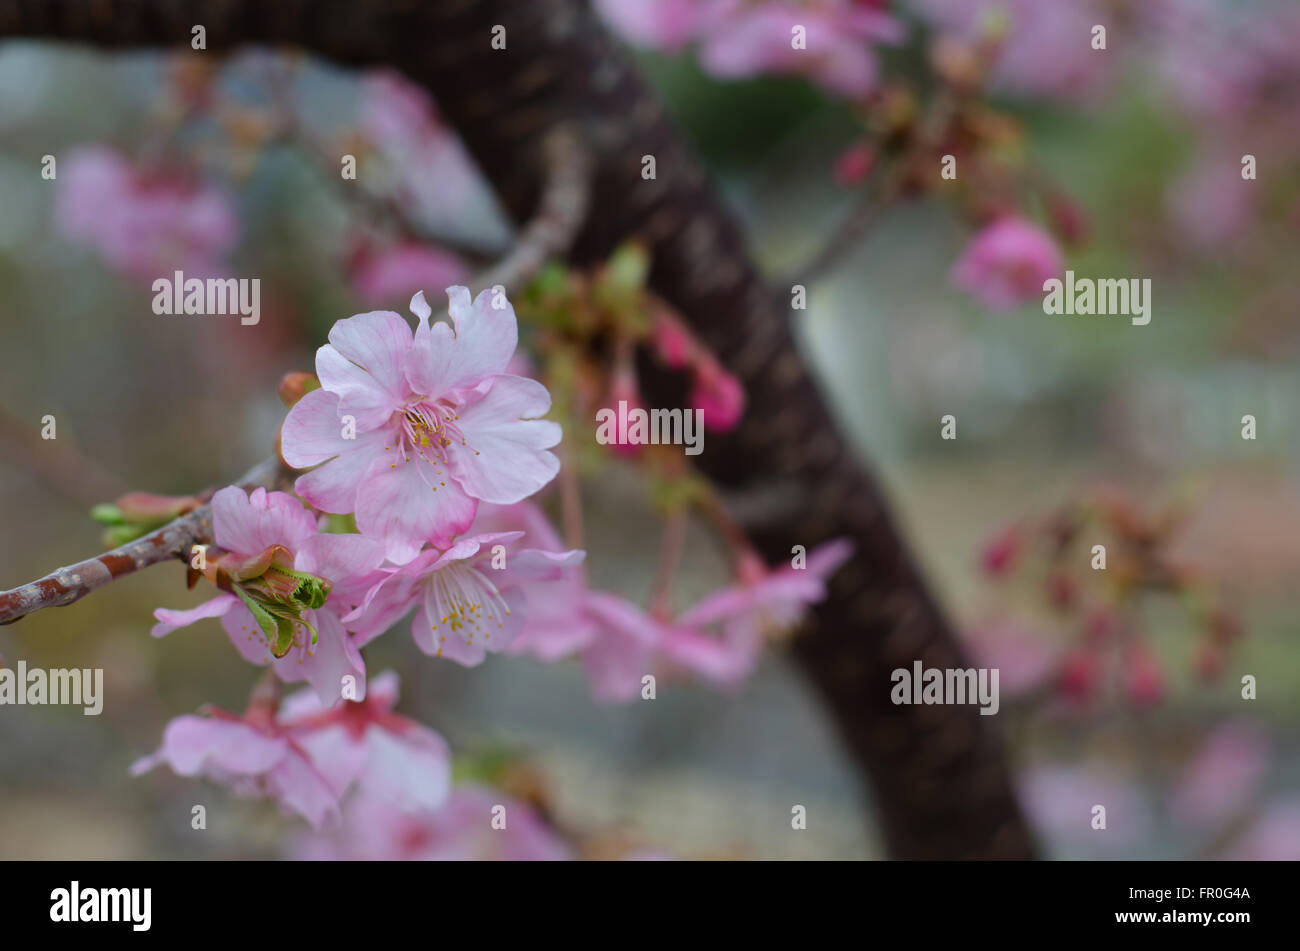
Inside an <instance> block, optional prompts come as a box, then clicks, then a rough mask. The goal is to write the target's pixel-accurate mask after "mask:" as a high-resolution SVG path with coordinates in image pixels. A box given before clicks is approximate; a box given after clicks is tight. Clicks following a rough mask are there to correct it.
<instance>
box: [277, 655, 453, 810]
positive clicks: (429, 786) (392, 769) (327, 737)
mask: <svg viewBox="0 0 1300 951" xmlns="http://www.w3.org/2000/svg"><path fill="white" fill-rule="evenodd" d="M397 696H398V679H397V675H396V674H395V673H393V672H392V671H385V672H384V673H382V674H380V675H378V676H377V677H375V678H374V679H373V680H372V681H371V683H370V689H369V690H368V692H367V693H366V696H365V699H363V700H361V701H359V702H357V703H343V704H340V705H338V706H336V707H334V708H332V709H325V708H324V707H322V706H321V704H320V701H319V700H318V698H317V697H316V695H315V694H313V693H311V692H310V691H302V692H300V693H298V694H295V695H294V696H292V697H289V698H288V699H286V700H285V702H284V705H283V707H282V708H281V711H280V722H281V723H282V724H283V726H284V729H285V730H286V732H287V734H288V735H289V736H290V737H292V738H293V740H294V742H295V743H296V744H297V745H298V747H299V748H301V749H302V750H303V751H304V752H305V753H306V754H307V756H308V758H309V759H310V760H311V762H312V763H313V764H314V766H315V768H316V770H317V772H318V773H319V774H320V775H321V776H323V777H324V778H325V781H326V782H327V783H328V784H329V787H330V789H331V791H332V792H333V793H334V795H335V797H336V798H341V797H342V796H343V795H344V793H346V792H347V791H348V790H349V789H350V788H352V787H353V785H354V784H355V785H356V786H357V787H358V788H359V789H360V790H361V792H363V793H364V794H367V795H370V796H374V797H376V798H379V799H382V800H386V801H388V802H390V803H392V804H393V805H395V806H396V807H398V808H401V809H436V808H437V807H438V806H440V805H442V803H443V802H444V801H445V800H446V798H447V794H448V792H449V790H450V788H451V750H450V748H449V747H448V746H447V743H446V741H445V740H444V739H443V738H442V737H441V736H439V735H438V734H437V733H435V732H434V731H433V730H430V729H429V728H428V727H426V726H424V725H423V724H420V723H417V722H416V721H414V720H410V719H407V718H406V717H403V716H400V715H398V714H396V713H393V707H394V706H395V705H396V704H397Z"/></svg>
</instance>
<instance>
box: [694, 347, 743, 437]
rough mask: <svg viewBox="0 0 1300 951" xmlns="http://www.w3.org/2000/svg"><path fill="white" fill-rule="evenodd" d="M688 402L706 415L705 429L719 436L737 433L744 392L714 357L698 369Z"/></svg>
mask: <svg viewBox="0 0 1300 951" xmlns="http://www.w3.org/2000/svg"><path fill="white" fill-rule="evenodd" d="M688 400H689V401H690V404H691V406H693V407H695V408H696V409H699V410H700V411H701V412H702V413H703V416H704V425H705V426H707V427H708V428H709V429H712V430H714V431H716V432H720V433H725V432H729V431H731V430H732V429H735V428H736V426H737V424H738V423H739V422H740V418H741V417H742V416H743V415H744V413H745V388H744V387H743V386H741V384H740V381H739V380H738V379H736V378H735V377H734V376H732V375H731V374H730V373H728V372H727V371H726V370H724V369H723V368H722V365H721V364H719V363H718V362H717V361H716V360H714V359H713V358H711V357H710V358H708V359H706V360H702V361H701V362H700V363H699V364H698V365H697V367H696V371H695V379H694V384H693V385H692V387H691V393H690V396H689V397H688Z"/></svg>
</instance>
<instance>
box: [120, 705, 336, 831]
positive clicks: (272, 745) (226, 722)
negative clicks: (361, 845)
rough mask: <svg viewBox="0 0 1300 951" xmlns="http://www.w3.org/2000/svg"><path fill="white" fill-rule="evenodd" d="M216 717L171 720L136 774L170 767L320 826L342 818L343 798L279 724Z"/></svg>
mask: <svg viewBox="0 0 1300 951" xmlns="http://www.w3.org/2000/svg"><path fill="white" fill-rule="evenodd" d="M211 713H212V715H211V716H209V717H200V716H182V717H177V718H176V719H174V720H172V721H171V722H170V723H169V724H167V728H166V729H165V730H164V731H163V742H162V746H161V747H159V748H158V751H157V752H156V753H153V754H152V755H150V756H146V757H144V758H142V759H139V760H137V761H136V762H135V763H133V764H132V766H131V775H133V776H139V775H140V774H142V773H146V772H148V771H149V770H151V769H153V768H154V767H156V766H159V765H163V764H165V765H167V766H169V767H171V769H172V770H173V771H174V772H175V773H177V774H178V775H180V776H189V777H193V776H203V777H205V778H207V779H211V780H213V781H214V782H217V783H220V784H221V785H223V786H226V787H227V788H229V789H230V790H231V791H232V792H234V793H235V794H236V795H237V796H243V797H247V798H262V797H265V798H270V799H274V800H275V801H277V802H279V803H280V804H281V806H282V807H283V808H285V809H286V810H289V811H292V812H296V813H297V814H298V815H300V816H302V817H303V818H304V819H306V820H307V821H308V822H310V823H311V824H312V825H313V826H314V827H316V828H319V827H320V826H321V825H322V824H324V823H326V822H328V821H331V820H332V821H337V820H338V818H339V811H338V797H337V796H336V795H335V794H334V791H333V790H332V789H331V788H330V786H329V783H328V781H327V780H326V778H325V776H323V775H322V774H321V773H320V772H319V770H317V768H316V766H315V765H314V764H313V763H312V760H311V758H310V756H309V755H308V754H307V752H306V750H304V749H303V748H302V747H301V746H300V745H299V744H297V743H295V742H294V741H293V739H292V738H290V737H289V736H288V735H286V734H285V732H284V730H283V729H282V728H281V727H280V726H279V725H277V724H276V723H275V722H274V721H273V720H271V719H269V718H266V717H257V716H254V717H251V718H241V717H237V716H235V715H234V714H231V713H226V712H225V711H224V710H215V709H214V710H212V711H211Z"/></svg>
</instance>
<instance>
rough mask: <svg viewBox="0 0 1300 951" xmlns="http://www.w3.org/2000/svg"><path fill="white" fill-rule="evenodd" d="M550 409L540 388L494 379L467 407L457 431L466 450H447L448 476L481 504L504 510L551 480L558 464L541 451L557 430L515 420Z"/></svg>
mask: <svg viewBox="0 0 1300 951" xmlns="http://www.w3.org/2000/svg"><path fill="white" fill-rule="evenodd" d="M550 408H551V394H550V393H548V392H547V390H546V387H544V386H543V385H542V384H540V383H538V382H537V381H536V380H529V379H527V378H526V377H521V376H499V377H497V378H495V379H494V380H493V381H492V383H491V384H490V388H488V389H487V391H486V393H484V394H483V395H482V396H481V397H480V398H479V399H477V400H472V401H469V402H467V403H466V404H465V405H464V406H463V407H462V408H461V410H460V419H459V420H458V421H457V425H459V426H460V430H461V432H462V433H463V434H464V435H465V439H466V441H467V442H468V448H466V447H463V446H459V445H453V446H451V447H449V450H450V469H451V472H452V475H454V476H455V477H456V480H457V481H458V482H460V484H461V486H462V487H463V488H464V489H465V491H466V492H468V493H469V494H470V495H471V496H473V497H474V498H477V499H482V500H483V501H485V502H498V503H503V504H509V503H511V502H519V501H522V500H523V499H525V498H527V497H528V496H530V495H533V494H534V493H535V492H537V491H538V490H539V489H541V488H542V486H544V485H546V483H548V482H550V481H551V480H552V479H553V478H555V474H556V473H557V472H559V471H560V460H559V459H557V458H556V456H555V454H554V453H552V452H548V451H547V450H548V449H550V447H552V446H554V445H556V444H557V443H558V442H559V441H560V436H561V431H560V426H559V424H558V423H554V422H551V421H549V420H541V419H526V418H521V417H534V416H540V415H542V414H543V413H545V412H547V411H548V410H549V409H550Z"/></svg>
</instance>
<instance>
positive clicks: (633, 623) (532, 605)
mask: <svg viewBox="0 0 1300 951" xmlns="http://www.w3.org/2000/svg"><path fill="white" fill-rule="evenodd" d="M474 528H475V530H476V531H488V532H512V531H513V532H522V533H523V535H524V537H525V538H526V539H527V542H528V544H529V545H530V546H532V547H534V548H536V549H540V550H542V551H544V552H550V553H553V555H552V565H553V571H552V572H551V573H548V574H547V575H546V576H544V577H543V578H537V577H535V576H533V577H524V578H521V579H519V581H518V588H519V590H520V592H521V593H522V595H523V597H524V599H525V601H526V602H527V604H528V612H527V616H526V617H525V618H524V623H523V629H522V631H520V633H519V634H518V635H517V636H516V637H515V639H514V640H513V642H512V643H511V644H510V647H509V653H511V654H528V655H531V656H533V657H536V658H537V659H538V660H541V661H542V662H544V663H554V662H556V661H559V660H563V659H565V658H568V657H574V656H576V657H578V659H579V660H580V661H581V663H582V665H583V668H584V669H585V671H586V674H587V681H588V684H589V685H590V687H591V692H592V697H593V698H594V699H595V700H597V701H599V702H602V703H609V702H623V701H628V700H634V699H636V698H637V697H638V696H639V695H640V692H641V678H642V677H644V676H645V675H646V674H648V673H652V672H653V669H654V664H655V658H656V657H657V656H658V653H659V650H660V648H661V647H662V644H663V636H664V631H665V625H663V624H662V623H661V622H659V621H657V620H655V619H654V618H652V617H650V615H649V614H647V613H646V612H645V611H644V610H642V609H641V608H639V607H637V606H636V605H635V604H633V603H632V602H630V601H628V600H627V599H626V598H623V597H620V596H619V595H616V594H612V593H610V592H605V591H593V590H591V589H589V588H588V586H587V580H586V577H585V575H584V573H583V569H582V565H581V563H580V562H577V561H573V560H571V561H569V562H568V563H567V564H562V563H558V562H556V561H555V560H554V559H555V556H556V555H560V554H562V553H563V551H564V545H563V543H562V542H561V541H560V538H559V535H557V534H556V532H555V529H554V528H553V527H552V526H551V524H550V522H549V521H548V520H547V518H546V516H545V514H544V513H543V512H542V510H541V509H540V508H538V507H537V506H536V505H534V504H533V503H531V502H521V503H519V504H517V505H484V506H482V507H481V508H480V509H479V517H478V519H477V521H476V522H475V523H474Z"/></svg>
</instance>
